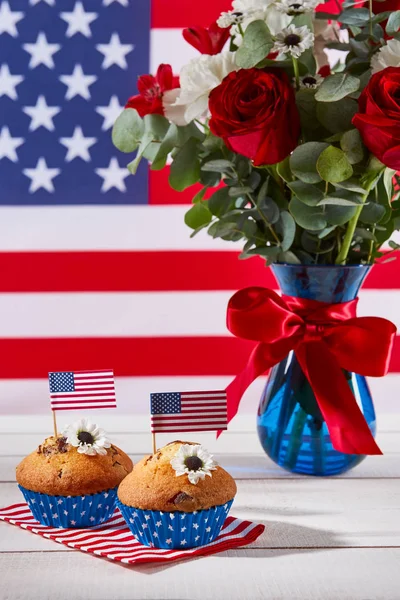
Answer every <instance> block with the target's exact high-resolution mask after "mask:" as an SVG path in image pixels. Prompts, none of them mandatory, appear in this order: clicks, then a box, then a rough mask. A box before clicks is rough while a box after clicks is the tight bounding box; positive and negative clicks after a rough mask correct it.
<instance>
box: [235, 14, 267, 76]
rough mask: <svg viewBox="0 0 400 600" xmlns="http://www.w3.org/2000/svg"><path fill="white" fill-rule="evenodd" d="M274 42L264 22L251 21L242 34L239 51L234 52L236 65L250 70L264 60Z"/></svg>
mask: <svg viewBox="0 0 400 600" xmlns="http://www.w3.org/2000/svg"><path fill="white" fill-rule="evenodd" d="M273 45H274V40H273V38H272V36H271V32H270V30H269V29H268V26H267V24H266V23H265V21H261V20H259V21H253V22H252V23H250V24H249V25H248V27H247V28H246V31H245V32H244V37H243V41H242V44H241V46H240V48H239V50H238V51H237V52H236V64H237V65H238V67H240V68H242V69H251V68H252V67H255V66H256V65H257V64H258V63H259V62H261V61H262V60H264V59H265V58H266V57H267V56H268V54H269V52H270V50H271V49H272V46H273Z"/></svg>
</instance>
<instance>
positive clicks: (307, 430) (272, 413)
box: [257, 264, 376, 475]
mask: <svg viewBox="0 0 400 600" xmlns="http://www.w3.org/2000/svg"><path fill="white" fill-rule="evenodd" d="M369 269H370V267H368V266H364V265H355V266H345V267H342V266H330V265H327V266H318V265H315V266H314V265H285V264H282V265H279V264H277V265H273V266H272V270H273V272H274V275H275V277H276V279H277V281H278V283H279V285H280V288H281V291H282V293H283V294H284V295H287V296H296V297H299V298H306V299H310V300H318V301H320V302H330V303H339V302H348V301H349V300H353V299H354V298H356V296H357V295H358V291H359V289H360V287H361V285H362V283H363V281H364V279H365V277H366V275H367V273H368V271H369ZM345 376H346V379H347V380H348V383H349V386H350V388H351V390H352V392H353V394H354V396H355V398H356V400H357V403H358V405H359V406H360V409H361V411H362V413H363V415H364V417H365V419H366V421H367V423H368V426H369V428H370V430H371V432H372V434H373V435H374V436H375V433H376V421H375V410H374V406H373V403H372V397H371V393H370V390H369V388H368V384H367V382H366V380H365V377H363V376H361V375H357V374H356V373H349V372H348V371H346V372H345ZM327 385H329V382H327ZM257 428H258V435H259V438H260V441H261V444H262V446H263V448H264V450H265V452H266V453H267V454H268V456H269V457H270V458H271V459H272V460H273V461H274V462H275V463H277V464H278V465H280V466H281V467H283V468H284V469H286V470H288V471H291V472H293V473H303V474H305V475H338V474H339V473H344V472H345V471H348V470H349V469H351V468H353V467H355V466H356V465H358V464H359V463H360V462H361V461H362V460H363V459H364V458H365V456H364V455H352V454H342V453H341V452H338V451H337V450H335V449H334V448H333V446H332V441H331V438H330V435H329V431H328V428H327V426H326V423H325V421H324V419H323V416H322V414H321V411H320V410H319V407H318V404H317V402H316V400H315V397H314V394H313V391H312V389H311V387H310V384H309V383H308V380H307V378H306V377H305V375H304V373H303V371H302V369H301V367H300V365H299V363H298V361H297V359H296V357H295V355H294V353H293V352H291V353H290V354H289V355H288V356H287V357H286V359H285V360H283V361H282V362H280V363H279V364H277V365H276V366H275V367H274V368H273V369H272V370H271V373H270V376H269V378H268V381H267V384H266V387H265V389H264V392H263V394H262V397H261V401H260V406H259V409H258V417H257Z"/></svg>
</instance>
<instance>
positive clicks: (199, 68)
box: [163, 52, 239, 125]
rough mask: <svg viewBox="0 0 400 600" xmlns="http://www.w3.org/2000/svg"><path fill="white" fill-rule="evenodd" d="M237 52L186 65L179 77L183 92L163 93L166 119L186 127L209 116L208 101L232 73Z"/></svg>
mask: <svg viewBox="0 0 400 600" xmlns="http://www.w3.org/2000/svg"><path fill="white" fill-rule="evenodd" d="M238 69H239V67H238V66H236V64H235V54H234V52H221V53H220V54H216V55H214V56H210V55H209V54H202V55H201V56H198V57H196V58H193V59H192V60H191V61H190V62H189V63H188V64H187V65H185V66H184V67H183V68H182V70H181V72H180V75H179V79H180V85H181V87H180V91H179V95H178V93H177V90H170V91H169V92H164V97H163V101H164V111H165V116H166V117H167V118H168V119H170V120H171V121H172V122H173V123H175V124H176V125H182V124H187V123H190V122H191V121H193V120H194V119H201V118H203V117H205V116H207V115H208V97H209V95H210V92H211V91H212V90H213V89H214V88H216V87H217V86H218V85H219V84H220V83H221V81H222V80H223V79H224V77H226V76H227V75H229V73H231V72H232V71H237V70H238Z"/></svg>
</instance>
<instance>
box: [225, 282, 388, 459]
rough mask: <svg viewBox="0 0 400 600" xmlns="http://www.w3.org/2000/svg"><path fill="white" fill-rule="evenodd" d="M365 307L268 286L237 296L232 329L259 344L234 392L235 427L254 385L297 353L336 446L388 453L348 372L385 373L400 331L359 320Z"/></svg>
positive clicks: (230, 320) (357, 451) (378, 321)
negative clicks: (367, 418) (377, 438)
mask: <svg viewBox="0 0 400 600" xmlns="http://www.w3.org/2000/svg"><path fill="white" fill-rule="evenodd" d="M357 302H358V299H355V300H352V301H350V302H342V303H340V304H328V303H325V302H317V301H316V300H304V299H302V298H295V297H292V296H283V297H280V296H278V294H276V293H275V292H274V291H272V290H268V289H265V288H260V287H250V288H245V289H243V290H240V291H239V292H237V293H236V294H234V295H233V296H232V298H231V299H230V301H229V304H228V314H227V325H228V329H229V330H230V331H231V332H232V333H233V334H234V335H235V336H237V337H240V338H244V339H248V340H255V341H257V342H259V344H258V345H257V346H256V347H255V348H254V350H253V352H252V353H251V355H250V357H249V359H248V362H247V365H246V367H245V368H244V370H243V371H242V372H241V373H239V374H238V375H237V376H236V377H235V379H234V380H233V381H232V383H230V385H229V386H228V387H227V390H226V391H227V396H228V422H229V421H230V420H231V419H232V418H233V417H234V416H235V415H236V413H237V411H238V408H239V404H240V400H241V398H242V396H243V394H244V392H245V391H246V389H247V388H248V386H249V385H250V384H251V383H252V382H253V381H254V380H255V379H256V378H257V377H258V376H259V375H262V374H263V373H265V371H267V370H268V369H270V368H271V367H273V366H274V365H276V364H277V363H278V362H280V361H281V360H283V359H284V358H285V357H286V356H287V355H288V354H289V352H290V351H291V350H294V352H295V354H296V357H297V360H298V361H299V363H300V366H301V368H302V370H303V372H304V373H305V375H306V377H307V379H308V381H309V382H310V385H311V388H312V390H313V392H314V395H315V398H316V400H317V402H318V405H319V408H320V410H321V413H322V415H323V417H324V419H325V421H326V424H327V426H328V429H329V433H330V436H331V439H332V444H333V446H334V448H336V450H338V451H339V452H344V453H347V454H382V452H381V450H380V449H379V447H378V446H377V444H376V442H375V440H374V438H373V436H372V434H371V431H370V429H369V427H368V425H367V423H366V421H365V419H364V417H363V414H362V412H361V410H360V408H359V407H358V405H357V402H356V400H355V398H354V396H353V393H352V391H351V389H350V386H349V385H348V383H347V381H346V378H345V376H344V374H343V369H346V370H347V371H353V372H355V373H358V374H360V375H369V376H374V377H381V376H383V375H385V373H386V372H387V370H388V367H389V359H390V353H391V349H392V345H393V342H394V337H395V335H396V327H395V326H394V325H393V323H391V322H390V321H388V320H387V319H382V318H378V317H356V308H357Z"/></svg>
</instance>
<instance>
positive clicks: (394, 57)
mask: <svg viewBox="0 0 400 600" xmlns="http://www.w3.org/2000/svg"><path fill="white" fill-rule="evenodd" d="M371 67H372V74H375V73H378V72H379V71H383V69H386V68H387V67H400V41H399V40H389V41H388V43H387V44H386V46H383V48H381V49H380V50H379V52H377V53H376V54H374V56H373V57H372V59H371Z"/></svg>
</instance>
